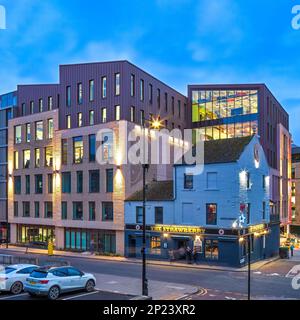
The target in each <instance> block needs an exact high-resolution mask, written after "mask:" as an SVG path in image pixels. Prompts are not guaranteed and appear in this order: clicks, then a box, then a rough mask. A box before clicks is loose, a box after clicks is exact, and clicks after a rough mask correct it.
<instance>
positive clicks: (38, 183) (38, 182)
mask: <svg viewBox="0 0 300 320" xmlns="http://www.w3.org/2000/svg"><path fill="white" fill-rule="evenodd" d="M35 193H36V194H42V193H43V175H42V174H37V175H35Z"/></svg>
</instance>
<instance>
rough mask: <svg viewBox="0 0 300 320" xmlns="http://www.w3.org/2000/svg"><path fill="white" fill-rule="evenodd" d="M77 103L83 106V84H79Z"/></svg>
mask: <svg viewBox="0 0 300 320" xmlns="http://www.w3.org/2000/svg"><path fill="white" fill-rule="evenodd" d="M77 103H78V104H82V83H81V82H80V83H78V84H77Z"/></svg>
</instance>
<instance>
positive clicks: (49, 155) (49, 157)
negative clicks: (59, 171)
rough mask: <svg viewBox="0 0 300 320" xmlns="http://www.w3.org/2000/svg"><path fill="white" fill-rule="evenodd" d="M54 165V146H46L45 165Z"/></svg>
mask: <svg viewBox="0 0 300 320" xmlns="http://www.w3.org/2000/svg"><path fill="white" fill-rule="evenodd" d="M52 166H53V147H46V148H45V167H52Z"/></svg>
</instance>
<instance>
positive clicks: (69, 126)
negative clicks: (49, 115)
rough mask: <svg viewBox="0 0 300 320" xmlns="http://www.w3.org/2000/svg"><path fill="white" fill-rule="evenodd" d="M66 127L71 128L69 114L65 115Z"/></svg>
mask: <svg viewBox="0 0 300 320" xmlns="http://www.w3.org/2000/svg"><path fill="white" fill-rule="evenodd" d="M66 127H67V129H71V116H70V115H67V116H66Z"/></svg>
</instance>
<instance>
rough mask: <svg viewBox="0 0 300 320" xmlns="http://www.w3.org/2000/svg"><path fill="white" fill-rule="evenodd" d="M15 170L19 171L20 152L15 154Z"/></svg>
mask: <svg viewBox="0 0 300 320" xmlns="http://www.w3.org/2000/svg"><path fill="white" fill-rule="evenodd" d="M14 169H15V170H18V169H19V152H18V151H15V152H14Z"/></svg>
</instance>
